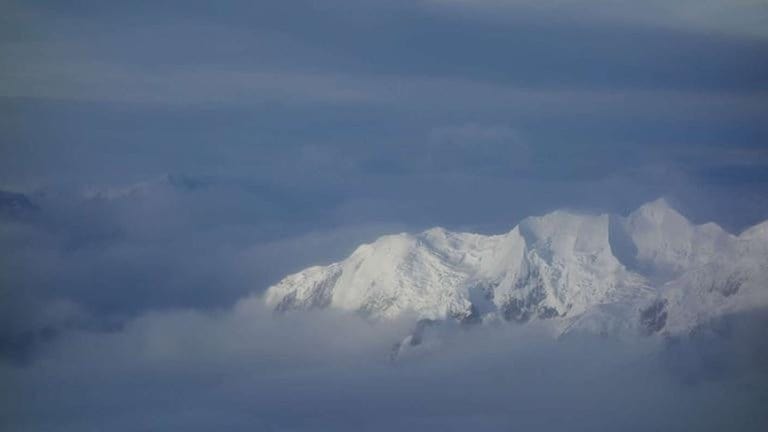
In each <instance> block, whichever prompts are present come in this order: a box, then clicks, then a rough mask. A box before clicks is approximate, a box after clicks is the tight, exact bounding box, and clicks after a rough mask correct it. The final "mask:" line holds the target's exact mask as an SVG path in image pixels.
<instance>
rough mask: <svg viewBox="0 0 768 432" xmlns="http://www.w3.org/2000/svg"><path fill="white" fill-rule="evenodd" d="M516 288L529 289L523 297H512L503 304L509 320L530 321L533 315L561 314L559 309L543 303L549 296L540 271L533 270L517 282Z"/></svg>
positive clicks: (541, 316)
mask: <svg viewBox="0 0 768 432" xmlns="http://www.w3.org/2000/svg"><path fill="white" fill-rule="evenodd" d="M515 288H516V289H517V290H520V291H525V290H527V294H525V295H524V296H523V297H510V298H508V299H507V300H506V301H505V302H504V303H503V304H502V305H501V306H500V308H499V309H500V310H501V313H502V316H503V317H504V319H505V320H507V321H515V322H518V323H525V322H528V321H529V320H530V319H531V318H532V317H534V316H538V317H539V318H552V317H556V316H559V312H558V311H557V309H555V308H553V307H550V306H545V305H542V304H541V303H542V302H543V301H544V300H545V299H546V298H547V293H546V290H545V288H544V281H543V280H542V278H541V275H540V274H539V272H538V271H535V270H534V271H532V272H529V273H528V274H526V275H525V276H524V277H522V278H520V279H518V280H517V281H516V282H515Z"/></svg>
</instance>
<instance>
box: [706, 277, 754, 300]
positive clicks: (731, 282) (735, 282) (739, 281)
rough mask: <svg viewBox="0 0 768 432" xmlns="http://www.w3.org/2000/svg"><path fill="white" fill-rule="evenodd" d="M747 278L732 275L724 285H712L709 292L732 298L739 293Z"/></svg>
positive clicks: (726, 279)
mask: <svg viewBox="0 0 768 432" xmlns="http://www.w3.org/2000/svg"><path fill="white" fill-rule="evenodd" d="M746 281H747V277H746V276H745V275H743V274H741V273H731V274H729V275H728V277H727V278H725V281H723V283H722V284H717V285H716V284H714V283H713V284H712V286H711V287H709V292H719V293H720V294H722V295H723V297H730V296H732V295H734V294H736V293H738V292H739V290H740V289H741V286H742V285H743V284H744V282H746Z"/></svg>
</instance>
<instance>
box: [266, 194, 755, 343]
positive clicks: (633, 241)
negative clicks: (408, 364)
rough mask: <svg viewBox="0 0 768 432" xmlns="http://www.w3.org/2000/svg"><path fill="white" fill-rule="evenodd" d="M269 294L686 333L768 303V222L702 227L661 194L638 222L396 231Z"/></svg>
mask: <svg viewBox="0 0 768 432" xmlns="http://www.w3.org/2000/svg"><path fill="white" fill-rule="evenodd" d="M265 301H266V302H267V304H268V305H269V306H271V307H273V308H274V309H276V310H278V311H288V310H306V309H317V308H336V309H342V310H347V311H354V312H357V313H360V314H363V315H365V316H368V317H370V318H372V319H375V320H387V319H395V318H399V317H412V318H413V319H415V320H416V321H418V322H420V323H421V324H422V325H423V324H424V323H431V322H436V321H457V322H460V323H467V324H469V323H480V322H488V321H509V322H514V323H528V322H532V321H540V322H546V326H547V327H548V328H551V329H552V330H553V331H554V332H555V333H556V334H557V335H562V334H566V333H569V332H575V331H587V332H595V333H599V334H605V333H609V334H618V333H627V332H628V333H632V334H642V335H653V334H667V335H675V334H683V333H685V332H689V331H690V330H691V329H693V328H695V327H696V326H697V325H699V324H700V323H703V322H706V321H709V320H712V319H717V318H718V317H721V316H726V315H730V314H736V313H742V312H749V311H750V310H753V309H757V308H760V307H763V306H768V222H764V223H762V224H759V225H756V226H754V227H752V228H750V229H748V230H746V231H744V232H742V233H741V234H740V235H733V234H730V233H728V232H726V231H724V230H723V229H721V228H720V227H719V226H717V225H715V224H713V223H707V224H703V225H693V224H691V223H690V222H689V221H688V220H687V219H686V218H685V217H683V216H682V215H681V214H680V213H678V212H677V211H675V210H674V209H672V208H671V207H670V206H669V205H668V204H667V202H666V201H665V200H663V199H659V200H656V201H654V202H651V203H648V204H645V205H643V206H642V207H640V208H639V209H637V210H636V211H634V212H633V213H631V214H630V215H629V216H627V217H622V216H615V215H606V214H603V215H585V214H576V213H572V212H567V211H555V212H552V213H549V214H547V215H545V216H540V217H530V218H527V219H525V220H523V221H522V222H520V224H519V225H517V226H516V227H514V228H513V229H512V230H511V231H509V232H507V233H505V234H501V235H491V236H486V235H478V234H470V233H457V232H450V231H447V230H444V229H442V228H433V229H430V230H427V231H424V232H422V233H420V234H416V235H411V234H395V235H388V236H384V237H381V238H379V239H377V240H376V241H374V242H373V243H370V244H365V245H362V246H360V247H358V248H357V249H356V250H355V251H354V252H353V253H352V255H350V256H349V257H348V258H346V259H345V260H343V261H341V262H338V263H333V264H331V265H328V266H324V267H323V266H316V267H310V268H307V269H305V270H303V271H301V272H298V273H296V274H293V275H290V276H287V277H286V278H285V279H283V280H282V281H280V282H279V283H278V284H276V285H274V286H272V287H270V288H269V290H268V291H267V293H266V296H265ZM418 328H420V327H417V329H418ZM414 335H416V336H417V335H418V331H417V332H416V333H415V334H414Z"/></svg>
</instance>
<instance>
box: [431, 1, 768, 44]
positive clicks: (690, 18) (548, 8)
mask: <svg viewBox="0 0 768 432" xmlns="http://www.w3.org/2000/svg"><path fill="white" fill-rule="evenodd" d="M427 3H432V4H435V5H438V6H442V7H451V8H458V9H459V10H465V11H466V10H475V11H482V12H487V13H489V14H490V13H493V14H494V16H495V17H496V18H498V17H499V15H500V14H501V15H502V16H503V15H504V14H513V13H514V12H516V11H519V10H523V11H525V10H528V11H535V12H538V13H541V14H543V15H544V16H550V17H551V16H555V17H563V16H565V15H570V16H571V19H574V18H576V19H582V20H586V19H591V20H595V21H605V22H617V23H635V24H644V25H649V26H656V27H666V28H674V29H680V28H685V29H688V30H690V31H698V32H712V33H722V34H727V35H735V36H741V37H751V38H759V39H765V38H768V31H766V30H765V29H766V25H767V24H768V21H767V20H768V18H767V17H768V6H766V5H765V3H763V2H760V1H752V0H737V1H728V0H706V1H689V0H675V1H661V0H655V1H646V2H642V3H633V2H624V1H617V0H584V1H573V0H556V1H548V2H537V1H534V0H480V1H466V0H429V1H428V2H427ZM574 15H575V16H574Z"/></svg>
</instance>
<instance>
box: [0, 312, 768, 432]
mask: <svg viewBox="0 0 768 432" xmlns="http://www.w3.org/2000/svg"><path fill="white" fill-rule="evenodd" d="M761 319H762V321H757V322H759V323H760V325H764V323H765V321H764V320H765V317H762V318H761ZM748 328H751V329H752V330H750V331H748V332H740V333H736V335H742V336H744V335H746V336H744V337H746V338H747V339H742V340H739V339H735V338H730V337H729V338H725V339H724V338H721V337H714V338H707V339H704V340H702V341H700V342H691V341H687V342H684V343H683V345H680V346H672V347H671V348H670V347H667V348H664V345H663V344H662V343H661V341H658V340H651V339H644V340H633V341H616V340H610V339H601V338H589V337H583V336H574V337H571V338H566V339H564V340H560V341H556V340H553V339H551V338H549V337H548V335H546V334H545V333H542V332H539V331H537V330H536V329H535V328H530V327H528V328H524V327H516V326H514V325H510V324H503V325H500V326H480V327H472V328H469V329H464V330H460V331H456V330H457V329H450V331H446V332H443V333H442V334H439V333H438V334H431V335H429V336H430V340H429V341H428V342H427V343H425V346H423V347H419V349H421V350H422V351H421V352H415V353H412V354H413V355H410V356H407V357H406V358H403V359H401V360H399V361H398V362H395V363H391V362H390V361H389V360H388V350H389V349H390V348H391V346H392V345H391V343H392V341H394V340H397V338H399V337H402V335H403V334H404V332H406V331H407V330H408V328H407V326H405V325H404V324H403V323H399V322H388V323H378V324H377V323H371V322H369V321H365V320H363V319H361V318H359V317H355V316H349V315H343V314H337V313H333V312H328V311H326V312H322V313H303V314H289V315H274V314H273V313H272V312H271V311H268V310H265V309H264V308H263V306H262V304H261V302H260V300H259V299H256V298H254V299H246V300H243V301H241V302H239V303H238V304H237V305H236V306H235V307H234V309H233V310H231V311H227V312H221V313H215V314H202V313H197V312H192V311H176V312H169V313H157V314H147V315H145V316H142V317H140V318H138V319H135V320H133V321H131V322H130V323H129V324H128V325H126V326H125V328H124V329H122V330H121V331H119V332H113V333H102V332H96V333H94V332H88V331H72V332H67V333H66V334H64V335H62V337H61V338H59V339H58V340H57V341H56V342H55V343H52V344H50V345H48V346H47V347H46V348H45V350H44V351H42V352H41V353H40V356H39V359H38V360H37V361H36V362H35V363H34V364H32V365H28V366H26V367H22V368H18V367H13V366H8V365H3V366H2V367H1V368H0V375H2V378H3V382H4V383H5V386H4V388H5V390H6V391H5V392H4V395H3V400H2V402H3V403H2V405H1V406H2V407H3V411H4V415H3V418H4V419H5V422H6V427H9V428H10V429H13V430H51V429H55V430H61V431H68V430H72V431H75V430H83V429H92V428H99V429H108V430H114V431H122V430H126V431H127V430H136V429H137V428H138V429H142V428H164V429H184V430H210V429H211V428H221V427H225V428H227V429H228V430H254V429H257V430H276V431H283V430H285V431H287V430H307V431H309V430H371V431H378V430H381V431H384V430H392V428H398V429H401V430H423V429H424V428H430V429H433V430H446V431H459V430H466V429H467V428H471V429H480V430H509V429H510V428H513V429H515V428H523V429H529V428H531V429H536V430H544V431H549V430H552V431H554V430H562V429H564V428H567V429H569V430H585V431H586V430H608V429H621V430H631V431H635V430H636V431H640V430H648V429H654V430H689V429H691V428H693V429H696V430H712V431H716V430H723V429H732V430H743V431H750V430H754V431H757V430H761V428H762V427H763V426H764V425H765V422H766V421H767V420H768V418H766V414H765V412H764V410H763V409H762V408H763V406H762V403H761V400H762V398H764V397H765V391H766V388H767V387H766V384H768V370H766V368H765V363H764V362H761V357H760V356H764V355H765V354H766V353H767V352H768V350H766V349H767V348H768V347H766V346H765V344H764V340H763V341H762V342H759V341H760V340H761V338H760V337H756V336H759V331H758V333H757V334H756V333H755V332H754V330H755V327H754V326H752V327H748ZM760 328H762V327H760ZM733 341H738V342H733ZM736 347H742V348H744V347H746V348H748V350H747V351H744V352H740V351H739V350H735V349H734V348H736ZM760 350H762V351H760ZM702 360H704V361H707V362H709V363H710V364H703V363H698V364H697V363H696V362H697V361H698V362H701V361H702ZM712 371H715V372H714V373H713V372H712Z"/></svg>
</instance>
